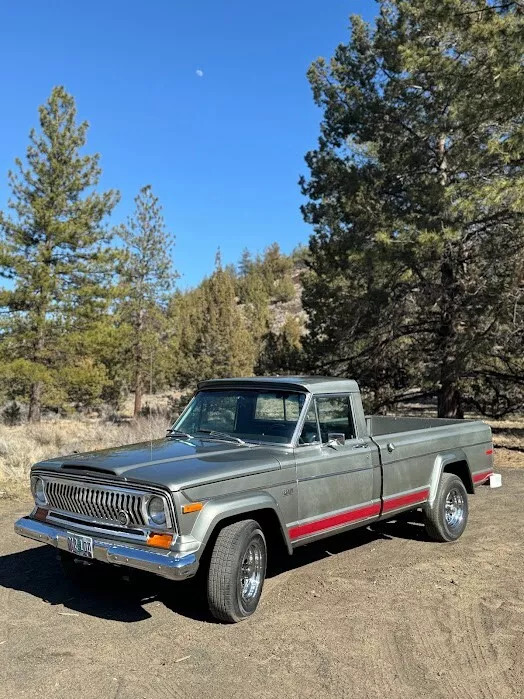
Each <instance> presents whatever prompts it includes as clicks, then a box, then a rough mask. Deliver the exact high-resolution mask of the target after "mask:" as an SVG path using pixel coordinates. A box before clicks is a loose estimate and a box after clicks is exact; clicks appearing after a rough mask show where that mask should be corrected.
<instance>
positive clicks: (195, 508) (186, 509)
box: [182, 502, 204, 515]
mask: <svg viewBox="0 0 524 699" xmlns="http://www.w3.org/2000/svg"><path fill="white" fill-rule="evenodd" d="M203 507H204V503H203V502H192V503H191V504H190V505H183V506H182V514H184V515H188V514H189V513H190V512H200V510H201V509H202V508H203Z"/></svg>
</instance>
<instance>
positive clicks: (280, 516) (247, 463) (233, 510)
mask: <svg viewBox="0 0 524 699" xmlns="http://www.w3.org/2000/svg"><path fill="white" fill-rule="evenodd" d="M492 470H493V447H492V442H491V430H490V428H489V426H488V425H486V424H484V423H483V422H480V421H468V420H445V419H433V418H395V417H365V416H364V412H363V410H362V402H361V398H360V393H359V389H358V386H357V384H356V383H355V381H349V380H343V379H334V378H321V377H277V378H252V379H218V380H212V381H204V382H202V383H200V384H199V387H198V391H197V393H196V395H195V397H194V398H193V400H192V401H191V403H190V404H189V405H188V407H187V408H186V410H185V411H184V412H183V414H182V415H181V417H180V418H179V419H178V421H177V422H176V423H175V425H174V426H173V427H172V428H171V429H170V430H169V431H168V434H167V437H166V438H165V439H159V440H156V441H153V442H151V443H150V442H146V443H143V444H132V445H129V446H123V447H120V448H116V449H107V450H103V451H94V452H89V453H85V454H74V455H72V456H68V457H60V458H56V459H50V460H49V461H42V462H41V463H38V464H36V465H35V466H33V468H32V471H31V486H32V492H33V496H34V499H35V508H34V510H33V511H32V513H31V514H30V515H29V516H28V517H24V518H22V519H20V520H18V522H16V525H15V529H16V531H17V532H18V533H19V534H21V535H22V536H27V537H29V538H31V539H35V540H36V541H40V542H44V543H46V544H51V545H52V546H55V547H57V548H58V549H59V550H60V555H61V558H62V560H63V562H64V566H65V567H66V569H67V568H73V567H76V568H78V566H77V565H76V563H77V562H78V561H79V560H84V561H86V560H89V559H95V560H96V561H103V562H105V563H112V564H116V565H119V566H130V567H133V568H139V569H141V570H146V571H151V572H153V573H156V574H158V575H161V576H164V577H166V578H170V579H172V580H180V579H184V578H188V577H191V576H194V575H195V574H196V572H197V569H198V568H199V565H200V568H201V573H202V574H203V575H205V576H206V580H207V596H208V601H209V606H210V609H211V612H212V613H213V615H214V616H215V617H217V618H218V619H220V620H223V621H229V622H235V621H240V620H242V619H244V618H245V617H248V616H249V615H250V614H252V613H253V612H254V611H255V609H256V607H257V604H258V601H259V599H260V595H261V592H262V585H263V583H264V578H265V574H266V561H267V555H268V551H269V554H270V555H271V552H272V547H276V546H277V545H280V544H283V546H284V547H285V548H286V549H287V551H288V552H289V553H290V554H291V553H293V549H294V548H295V547H297V546H301V545H303V544H307V543H309V542H311V541H313V540H315V539H318V538H320V537H325V536H330V535H332V534H334V533H339V532H345V531H347V530H349V529H353V528H355V527H362V526H367V525H369V524H370V523H372V522H375V521H377V520H380V519H388V518H392V517H393V516H396V515H397V514H398V513H399V512H402V511H406V510H412V509H415V508H422V511H423V514H424V518H425V522H426V528H427V533H428V534H429V536H430V537H432V538H433V539H435V540H437V541H454V540H455V539H458V537H459V536H460V535H461V534H462V532H463V531H464V529H465V527H466V522H467V518H468V494H473V493H474V489H475V486H476V485H478V484H479V483H482V482H484V481H486V480H487V479H488V478H489V476H490V475H491V473H492Z"/></svg>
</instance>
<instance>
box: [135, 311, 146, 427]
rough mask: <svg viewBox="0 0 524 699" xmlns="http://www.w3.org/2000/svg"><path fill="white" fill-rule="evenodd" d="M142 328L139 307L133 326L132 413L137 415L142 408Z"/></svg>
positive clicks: (142, 312) (142, 317)
mask: <svg viewBox="0 0 524 699" xmlns="http://www.w3.org/2000/svg"><path fill="white" fill-rule="evenodd" d="M143 330H144V309H143V308H140V309H139V311H138V314H137V322H136V326H135V331H136V338H135V339H136V344H135V408H134V410H133V415H134V416H135V417H137V416H138V415H139V414H140V411H141V410H142V393H143V391H144V386H143V381H142V362H143V356H142V355H143V352H142V334H143Z"/></svg>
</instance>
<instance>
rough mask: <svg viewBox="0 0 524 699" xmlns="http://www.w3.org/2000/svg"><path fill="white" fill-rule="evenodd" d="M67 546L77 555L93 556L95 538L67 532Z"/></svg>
mask: <svg viewBox="0 0 524 699" xmlns="http://www.w3.org/2000/svg"><path fill="white" fill-rule="evenodd" d="M67 548H68V550H69V551H70V552H71V553H74V554H75V556H83V557H84V558H93V539H92V538H91V537H90V536H81V535H80V534H70V533H69V532H68V533H67Z"/></svg>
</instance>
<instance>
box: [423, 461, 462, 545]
mask: <svg viewBox="0 0 524 699" xmlns="http://www.w3.org/2000/svg"><path fill="white" fill-rule="evenodd" d="M468 511H469V509H468V493H467V491H466V488H465V487H464V483H463V482H462V481H461V480H460V478H459V477H458V476H456V475H455V474H454V473H443V474H442V476H441V478H440V483H439V486H438V490H437V497H436V498H435V502H434V503H433V506H432V507H431V508H428V509H427V510H425V512H424V519H425V525H426V532H427V534H428V536H429V537H431V538H432V539H434V540H435V541H448V542H449V541H456V540H457V539H458V538H459V537H460V536H461V535H462V533H463V531H464V529H465V528H466V525H467V523H468Z"/></svg>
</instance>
